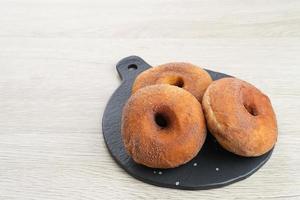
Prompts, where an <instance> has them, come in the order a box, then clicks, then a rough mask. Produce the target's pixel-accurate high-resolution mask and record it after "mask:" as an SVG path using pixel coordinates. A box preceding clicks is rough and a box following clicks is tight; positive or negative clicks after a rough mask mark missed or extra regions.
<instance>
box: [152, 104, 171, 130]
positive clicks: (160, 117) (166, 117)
mask: <svg viewBox="0 0 300 200" xmlns="http://www.w3.org/2000/svg"><path fill="white" fill-rule="evenodd" d="M153 120H154V123H155V125H156V127H158V128H160V129H171V128H172V127H173V126H174V122H175V121H176V116H175V113H174V111H173V110H171V109H170V107H169V106H167V105H162V106H159V107H157V108H156V109H154V112H153Z"/></svg>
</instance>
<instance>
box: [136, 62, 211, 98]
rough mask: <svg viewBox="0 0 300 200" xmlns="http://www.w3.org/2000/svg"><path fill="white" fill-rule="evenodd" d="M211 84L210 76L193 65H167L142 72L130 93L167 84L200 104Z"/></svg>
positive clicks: (176, 63) (181, 63) (179, 63)
mask: <svg viewBox="0 0 300 200" xmlns="http://www.w3.org/2000/svg"><path fill="white" fill-rule="evenodd" d="M211 82H212V79H211V77H210V75H209V74H208V73H207V72H206V71H205V70H203V69H201V68H199V67H197V66H195V65H192V64H189V63H183V62H175V63H167V64H163V65H159V66H157V67H152V68H150V69H148V70H146V71H144V72H142V73H141V74H140V75H139V76H138V77H137V78H136V79H135V81H134V83H133V86H132V93H135V92H136V91H137V90H139V89H140V88H143V87H146V86H149V85H155V84H169V85H175V86H177V87H181V88H183V89H185V90H187V91H189V92H190V93H192V95H194V96H195V97H196V98H197V99H198V101H200V102H201V100H202V96H203V94H204V92H205V90H206V88H207V87H208V85H209V84H210V83H211Z"/></svg>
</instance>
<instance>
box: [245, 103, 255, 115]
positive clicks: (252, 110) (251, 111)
mask: <svg viewBox="0 0 300 200" xmlns="http://www.w3.org/2000/svg"><path fill="white" fill-rule="evenodd" d="M244 107H245V109H246V110H247V112H248V113H249V114H250V115H252V116H257V115H258V110H257V108H256V106H255V105H254V104H245V103H244Z"/></svg>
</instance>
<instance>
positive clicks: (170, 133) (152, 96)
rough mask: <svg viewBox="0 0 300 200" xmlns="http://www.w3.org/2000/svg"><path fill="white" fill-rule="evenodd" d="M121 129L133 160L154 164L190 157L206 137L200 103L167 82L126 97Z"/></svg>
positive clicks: (172, 163) (180, 161) (161, 165)
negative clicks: (159, 119)
mask: <svg viewBox="0 0 300 200" xmlns="http://www.w3.org/2000/svg"><path fill="white" fill-rule="evenodd" d="M157 115H160V116H163V118H164V119H165V121H166V122H167V123H166V125H165V126H159V125H158V124H157V122H156V121H155V117H156V116H157ZM121 132H122V137H123V142H124V145H125V148H126V150H127V152H128V153H129V155H131V156H132V158H133V160H134V161H135V162H137V163H140V164H143V165H146V166H148V167H153V168H173V167H177V166H179V165H182V164H184V163H186V162H188V161H190V160H191V159H192V158H193V157H195V156H196V155H197V153H198V152H199V150H200V149H201V147H202V145H203V143H204V141H205V138H206V127H205V119H204V115H203V112H202V108H201V105H200V103H199V102H198V101H197V99H196V98H195V97H194V96H193V95H191V94H190V93H189V92H187V91H185V90H183V89H181V88H178V87H175V86H170V85H167V84H160V85H153V86H148V87H145V88H142V89H140V90H139V91H137V92H136V93H135V94H133V95H132V96H131V97H130V98H129V99H128V101H127V103H126V104H125V106H124V109H123V114H122V125H121Z"/></svg>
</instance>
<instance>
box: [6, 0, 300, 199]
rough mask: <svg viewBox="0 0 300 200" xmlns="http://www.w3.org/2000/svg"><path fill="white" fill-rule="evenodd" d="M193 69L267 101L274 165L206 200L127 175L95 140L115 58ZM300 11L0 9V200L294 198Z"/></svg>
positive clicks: (108, 1)
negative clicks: (224, 76) (275, 131)
mask: <svg viewBox="0 0 300 200" xmlns="http://www.w3.org/2000/svg"><path fill="white" fill-rule="evenodd" d="M132 54H135V55H139V56H141V57H143V58H144V59H145V60H146V61H147V62H149V63H150V64H152V65H157V64H162V63H165V62H170V61H188V62H192V63H194V64H197V65H200V66H203V67H206V68H209V69H212V70H215V71H221V72H224V73H228V74H231V75H234V76H238V77H240V78H242V79H245V80H247V81H249V82H251V83H253V84H255V85H256V86H257V87H259V88H260V89H262V90H263V91H264V92H265V93H267V94H268V95H269V96H270V98H271V100H272V103H273V106H274V109H275V111H276V113H277V117H278V126H279V139H278V143H277V145H276V148H275V151H274V153H273V155H272V157H271V159H270V160H269V161H268V162H267V163H266V165H264V166H263V168H261V169H260V170H259V171H258V172H257V173H255V174H254V175H252V176H251V177H249V178H248V179H246V180H244V181H241V182H238V183H235V184H232V185H230V186H227V187H224V188H220V189H213V190H203V191H181V190H174V189H166V188H159V187H155V186H152V185H148V184H145V183H143V182H140V181H138V180H136V179H134V178H132V177H131V176H130V175H128V174H127V173H125V172H124V171H123V170H122V169H121V168H120V167H118V166H117V164H116V163H115V162H114V161H113V159H112V158H111V157H110V155H109V153H108V151H107V149H106V147H105V144H104V141H103V136H102V131H101V119H102V115H103V110H104V108H105V105H106V103H107V101H108V99H109V97H110V95H111V94H112V93H113V91H114V90H115V89H116V88H117V87H118V85H119V84H120V80H119V78H118V75H117V73H116V71H115V64H116V62H118V61H119V59H121V58H123V57H125V56H128V55H132ZM299 108H300V1H298V0H294V1H291V0H285V1H283V0H282V1H279V0H274V1H265V0H262V1H255V0H254V1H253V0H246V1H239V0H225V1H224V0H220V1H218V0H205V1H199V0H165V1H164V0H151V1H146V0H126V1H124V0H120V1H118V0H105V1H100V0H68V1H62V0H44V1H41V0H26V1H25V0H24V1H17V0H1V1H0V199H1V200H2V199H3V200H6V199H22V200H23V199H49V200H50V199H51V200H56V199H57V200H62V199H72V200H73V199H74V200H76V199H91V200H98V199H120V198H122V199H215V198H216V199H300V136H299V134H300V125H299V124H300V123H299V120H300V110H299Z"/></svg>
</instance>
